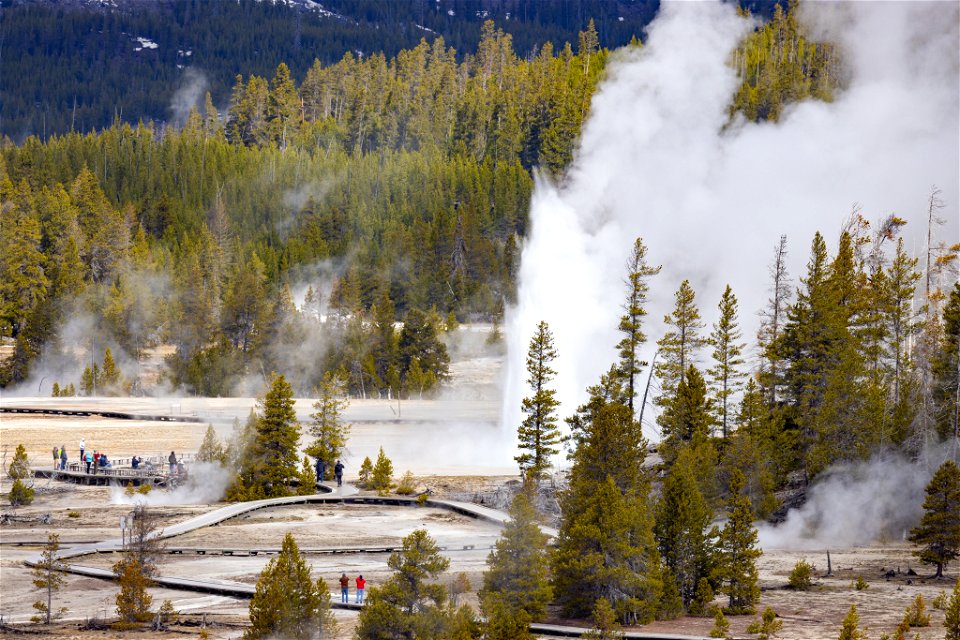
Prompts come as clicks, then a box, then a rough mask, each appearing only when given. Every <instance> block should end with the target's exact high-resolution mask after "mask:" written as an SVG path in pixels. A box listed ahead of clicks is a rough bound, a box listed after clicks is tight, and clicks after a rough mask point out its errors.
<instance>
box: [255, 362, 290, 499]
mask: <svg viewBox="0 0 960 640" xmlns="http://www.w3.org/2000/svg"><path fill="white" fill-rule="evenodd" d="M293 404H294V403H293V389H291V388H290V384H289V383H288V382H287V381H286V378H284V377H283V376H282V375H274V376H273V380H272V382H271V383H270V389H269V391H267V394H266V395H265V396H264V397H263V398H262V399H260V400H258V401H257V407H258V410H259V411H258V413H259V414H260V415H258V417H257V421H256V438H255V440H254V441H253V446H252V452H251V454H250V456H249V460H246V459H244V460H243V465H244V466H243V468H242V469H241V477H242V480H243V482H244V484H245V485H246V486H247V487H248V489H249V490H250V491H251V492H252V493H251V498H253V497H254V496H257V495H260V494H261V493H262V494H263V495H264V496H266V497H279V496H286V495H289V494H290V488H289V485H290V483H291V481H292V480H293V479H294V478H296V477H297V472H298V469H297V466H298V465H297V462H298V460H299V457H298V454H297V444H298V442H299V440H300V425H299V423H298V422H297V413H296V411H295V410H294V407H293Z"/></svg>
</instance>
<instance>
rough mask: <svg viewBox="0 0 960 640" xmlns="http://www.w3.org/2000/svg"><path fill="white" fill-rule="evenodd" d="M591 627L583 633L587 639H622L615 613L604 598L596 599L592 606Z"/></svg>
mask: <svg viewBox="0 0 960 640" xmlns="http://www.w3.org/2000/svg"><path fill="white" fill-rule="evenodd" d="M592 617H593V629H591V630H590V631H588V632H586V633H585V634H583V636H581V637H583V638H588V639H589V640H622V638H623V637H624V636H623V633H622V632H621V630H620V625H619V624H618V623H617V613H616V611H614V610H613V607H611V606H610V601H609V600H606V599H604V598H600V599H598V600H597V603H596V605H595V606H594V608H593V615H592Z"/></svg>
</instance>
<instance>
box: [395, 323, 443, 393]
mask: <svg viewBox="0 0 960 640" xmlns="http://www.w3.org/2000/svg"><path fill="white" fill-rule="evenodd" d="M397 346H398V349H399V356H400V362H399V365H400V370H401V371H403V372H404V374H405V376H409V372H410V371H411V368H412V365H413V360H414V359H416V360H417V362H418V365H419V367H420V369H422V371H423V372H425V373H428V374H430V375H431V376H432V377H431V378H429V379H426V378H425V379H424V380H427V381H428V382H427V384H425V385H424V387H425V388H424V390H425V391H429V390H430V388H431V387H432V386H433V385H434V384H436V383H439V382H442V381H443V380H444V379H446V377H447V376H448V375H449V369H450V356H449V355H448V354H447V347H446V345H444V344H443V343H442V342H441V341H440V340H439V338H438V337H437V330H436V327H435V326H434V325H433V324H432V323H431V322H430V321H429V319H428V318H427V316H426V314H425V313H423V312H422V311H420V310H418V309H411V310H410V311H408V312H407V316H406V318H405V319H404V321H403V329H402V330H401V331H400V338H399V342H398V345H397ZM406 386H407V388H410V386H411V385H409V384H408V385H406Z"/></svg>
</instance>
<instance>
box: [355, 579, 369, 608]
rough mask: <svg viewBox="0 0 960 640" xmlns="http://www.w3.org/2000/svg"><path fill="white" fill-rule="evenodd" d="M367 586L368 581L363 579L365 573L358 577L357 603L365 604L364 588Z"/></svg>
mask: <svg viewBox="0 0 960 640" xmlns="http://www.w3.org/2000/svg"><path fill="white" fill-rule="evenodd" d="M366 586H367V581H366V580H364V579H363V574H360V575H359V576H358V577H357V604H363V590H364V589H365V588H366Z"/></svg>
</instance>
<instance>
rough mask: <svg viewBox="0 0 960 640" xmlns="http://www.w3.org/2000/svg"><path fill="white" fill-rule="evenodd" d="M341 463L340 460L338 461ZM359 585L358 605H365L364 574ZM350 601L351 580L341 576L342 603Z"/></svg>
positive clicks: (359, 577) (358, 577) (360, 576)
mask: <svg viewBox="0 0 960 640" xmlns="http://www.w3.org/2000/svg"><path fill="white" fill-rule="evenodd" d="M337 462H338V463H339V460H338V461H337ZM356 583H357V599H356V603H357V604H363V592H364V589H366V587H367V581H366V580H364V579H363V574H361V575H359V576H357V577H356ZM349 601H350V578H348V577H347V574H345V573H344V574H342V575H341V576H340V602H349Z"/></svg>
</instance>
